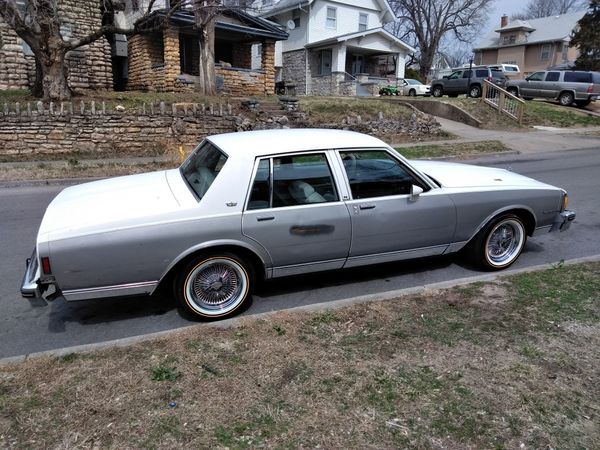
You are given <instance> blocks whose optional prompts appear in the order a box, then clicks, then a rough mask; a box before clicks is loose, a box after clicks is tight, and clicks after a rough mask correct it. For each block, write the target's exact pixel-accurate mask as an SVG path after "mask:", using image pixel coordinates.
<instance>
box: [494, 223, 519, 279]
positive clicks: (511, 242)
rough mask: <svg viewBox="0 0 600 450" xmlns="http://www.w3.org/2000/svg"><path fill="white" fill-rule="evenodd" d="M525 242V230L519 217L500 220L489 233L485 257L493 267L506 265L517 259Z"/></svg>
mask: <svg viewBox="0 0 600 450" xmlns="http://www.w3.org/2000/svg"><path fill="white" fill-rule="evenodd" d="M524 244H525V230H524V228H523V224H522V223H521V222H520V221H519V220H517V219H505V220H501V221H500V222H498V223H497V224H496V225H495V226H494V227H493V228H492V229H491V230H490V232H489V233H488V237H487V240H486V245H485V252H486V253H485V257H486V260H487V262H488V264H489V265H490V266H492V267H497V268H501V267H505V266H508V265H510V264H511V263H512V262H513V261H514V260H516V259H517V257H518V256H519V254H520V253H521V250H522V249H523V246H524Z"/></svg>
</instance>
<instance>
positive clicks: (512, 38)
mask: <svg viewBox="0 0 600 450" xmlns="http://www.w3.org/2000/svg"><path fill="white" fill-rule="evenodd" d="M515 42H517V35H516V34H511V35H510V36H509V37H508V43H509V44H514V43H515Z"/></svg>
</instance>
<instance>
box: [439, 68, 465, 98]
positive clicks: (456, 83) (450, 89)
mask: <svg viewBox="0 0 600 450" xmlns="http://www.w3.org/2000/svg"><path fill="white" fill-rule="evenodd" d="M462 76H463V71H462V70H459V71H456V72H453V73H452V74H451V75H450V76H449V77H448V79H447V80H446V82H445V83H444V93H446V94H456V93H458V92H459V90H460V87H461V83H462Z"/></svg>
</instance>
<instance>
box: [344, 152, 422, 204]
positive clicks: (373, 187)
mask: <svg viewBox="0 0 600 450" xmlns="http://www.w3.org/2000/svg"><path fill="white" fill-rule="evenodd" d="M340 156H341V158H342V162H343V163H344V168H345V169H346V175H347V176H348V182H349V183H350V190H351V191H352V198H353V199H362V198H372V197H387V196H390V195H407V194H410V192H411V189H412V186H413V185H416V186H420V187H422V188H423V189H424V190H426V189H427V186H425V185H424V184H423V183H421V182H420V181H419V180H418V179H417V178H416V177H415V176H414V175H413V174H412V173H410V172H409V171H408V170H407V169H406V168H405V167H404V166H403V165H402V164H401V163H400V162H399V161H398V160H396V159H394V158H392V157H391V156H390V155H389V154H388V153H387V152H385V151H383V150H351V151H342V152H340Z"/></svg>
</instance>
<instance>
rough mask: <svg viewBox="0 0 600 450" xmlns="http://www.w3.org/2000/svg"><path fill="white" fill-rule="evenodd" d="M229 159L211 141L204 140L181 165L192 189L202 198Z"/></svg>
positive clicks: (181, 169) (181, 170) (199, 198)
mask: <svg viewBox="0 0 600 450" xmlns="http://www.w3.org/2000/svg"><path fill="white" fill-rule="evenodd" d="M226 161H227V156H226V155H225V154H224V153H222V152H221V151H220V150H219V149H218V148H217V147H215V146H214V145H212V144H211V143H210V142H209V141H204V142H203V143H202V144H201V145H200V146H199V147H198V148H197V149H196V150H195V151H194V153H192V154H191V155H190V157H189V158H188V159H187V160H185V162H184V163H183V164H182V165H181V167H180V169H179V170H180V172H181V174H182V175H183V178H185V181H186V182H187V184H188V186H189V187H190V189H191V190H192V191H193V192H194V194H195V195H196V197H197V198H198V200H202V197H204V194H206V192H207V191H208V188H210V186H211V185H212V184H213V181H215V178H217V176H218V175H219V172H221V169H222V168H223V166H224V165H225V162H226Z"/></svg>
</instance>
